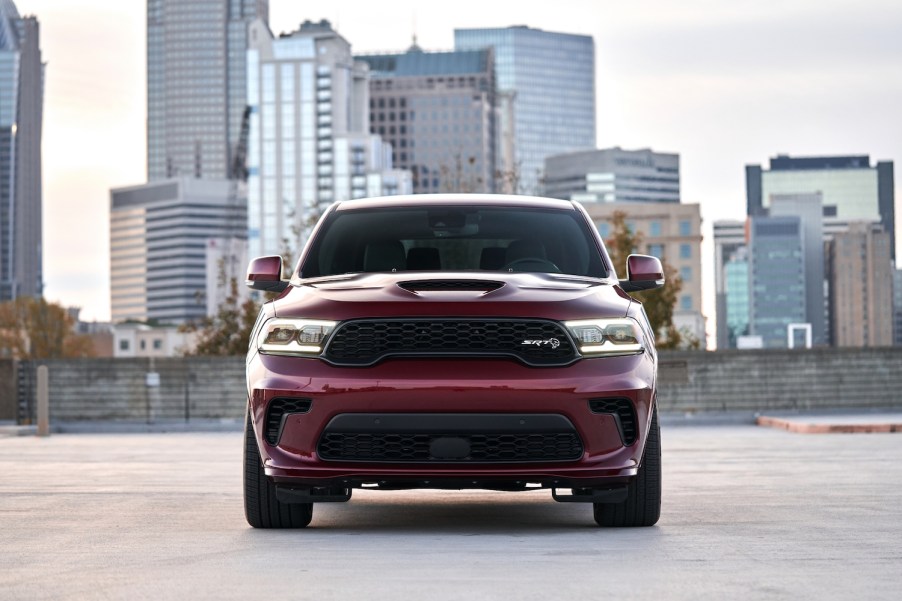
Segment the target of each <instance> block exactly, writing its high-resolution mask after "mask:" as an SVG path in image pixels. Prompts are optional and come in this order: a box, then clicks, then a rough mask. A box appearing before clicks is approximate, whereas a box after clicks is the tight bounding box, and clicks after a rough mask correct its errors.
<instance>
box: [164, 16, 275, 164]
mask: <svg viewBox="0 0 902 601" xmlns="http://www.w3.org/2000/svg"><path fill="white" fill-rule="evenodd" d="M257 18H259V19H263V20H264V21H267V20H268V18H269V0H147V179H148V181H155V180H159V179H164V178H169V177H199V178H204V179H226V178H227V177H228V176H229V166H230V164H231V160H232V154H233V152H234V150H235V146H236V145H237V143H238V139H239V135H240V131H241V119H242V115H243V113H244V108H245V105H246V104H247V100H246V96H245V94H246V89H247V78H246V68H245V61H246V50H247V27H248V24H249V23H250V22H251V21H253V20H254V19H257Z"/></svg>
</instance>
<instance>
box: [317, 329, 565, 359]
mask: <svg viewBox="0 0 902 601" xmlns="http://www.w3.org/2000/svg"><path fill="white" fill-rule="evenodd" d="M527 341H529V342H528V343H527ZM392 355H404V356H417V355H424V356H429V355H433V356H437V355H441V356H449V355H462V356H473V357H487V356H513V357H516V358H518V359H520V360H521V361H523V362H524V363H527V364H529V365H566V364H568V363H571V362H573V361H574V360H575V359H576V358H577V355H576V352H575V350H574V348H573V344H572V343H571V342H570V338H569V337H568V335H567V333H566V332H565V331H564V328H563V327H562V326H561V325H559V324H557V323H555V322H552V321H542V320H488V319H392V320H358V321H349V322H346V323H344V324H342V325H340V326H339V327H338V329H337V330H336V332H335V334H334V335H333V337H332V339H331V341H330V342H329V344H328V346H327V347H326V351H325V354H324V358H325V359H326V360H327V361H331V362H333V363H337V364H344V365H371V364H373V363H376V362H377V361H379V360H380V359H383V358H385V357H388V356H392Z"/></svg>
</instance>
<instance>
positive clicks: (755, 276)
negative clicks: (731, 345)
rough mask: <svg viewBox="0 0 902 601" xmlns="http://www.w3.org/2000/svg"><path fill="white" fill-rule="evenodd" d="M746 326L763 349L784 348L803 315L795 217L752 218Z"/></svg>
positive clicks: (799, 229) (800, 236)
mask: <svg viewBox="0 0 902 601" xmlns="http://www.w3.org/2000/svg"><path fill="white" fill-rule="evenodd" d="M750 248H751V253H750V255H751V265H750V278H751V279H750V284H751V286H750V291H749V301H750V307H749V325H750V328H749V329H750V333H751V335H753V336H760V337H761V339H762V342H763V345H764V348H786V347H787V333H788V328H789V326H790V325H792V324H804V323H809V320H808V319H807V315H806V312H805V308H806V298H805V252H804V249H805V229H804V228H803V226H802V220H801V218H799V217H796V216H792V217H752V219H751V247H750Z"/></svg>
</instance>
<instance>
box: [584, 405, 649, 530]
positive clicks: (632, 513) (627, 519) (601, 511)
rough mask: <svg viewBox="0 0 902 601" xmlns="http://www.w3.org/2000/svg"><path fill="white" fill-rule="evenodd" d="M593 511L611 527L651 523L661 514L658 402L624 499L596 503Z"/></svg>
mask: <svg viewBox="0 0 902 601" xmlns="http://www.w3.org/2000/svg"><path fill="white" fill-rule="evenodd" d="M594 514H595V521H596V522H597V523H598V525H599V526H607V527H614V528H624V527H636V526H654V525H655V524H656V523H657V522H658V518H660V517H661V429H660V427H659V426H658V407H657V404H655V408H654V410H653V411H652V415H651V425H650V426H649V428H648V440H647V441H646V443H645V453H643V455H642V463H641V465H640V466H639V472H638V473H637V474H636V477H635V478H633V480H632V481H631V482H630V483H629V488H628V492H627V497H626V501H623V502H622V503H595V504H594Z"/></svg>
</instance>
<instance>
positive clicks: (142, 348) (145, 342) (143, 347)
mask: <svg viewBox="0 0 902 601" xmlns="http://www.w3.org/2000/svg"><path fill="white" fill-rule="evenodd" d="M146 348H147V341H146V340H142V341H141V350H142V351H143V350H145V349H146Z"/></svg>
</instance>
